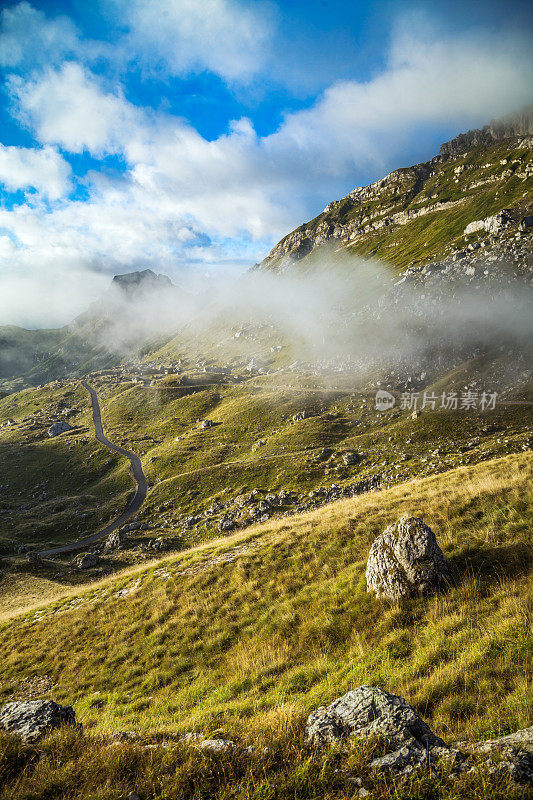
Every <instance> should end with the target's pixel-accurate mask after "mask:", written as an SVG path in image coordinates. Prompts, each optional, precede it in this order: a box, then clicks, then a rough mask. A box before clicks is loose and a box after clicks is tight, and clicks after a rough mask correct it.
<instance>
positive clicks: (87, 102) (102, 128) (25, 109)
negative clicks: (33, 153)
mask: <svg viewBox="0 0 533 800" xmlns="http://www.w3.org/2000/svg"><path fill="white" fill-rule="evenodd" d="M8 85H9V88H10V91H11V94H12V96H13V98H14V100H15V102H16V113H17V115H18V117H19V118H20V119H21V120H23V121H24V122H26V124H27V125H29V126H30V127H31V128H33V130H34V131H35V135H36V137H37V139H38V140H39V141H40V142H43V143H47V144H58V145H60V146H61V147H63V148H64V149H65V150H69V151H70V152H72V153H80V152H83V151H84V150H88V151H89V152H91V153H92V154H94V155H105V154H107V153H117V152H120V151H121V149H122V147H123V145H124V133H125V131H126V130H129V129H130V128H131V126H132V125H135V124H136V117H137V115H138V111H137V110H136V109H135V108H134V106H132V105H131V104H130V103H128V102H127V101H126V100H125V99H124V98H123V97H122V95H121V94H120V93H115V94H111V93H105V92H103V91H102V90H101V89H100V88H99V86H98V84H97V81H96V79H95V78H94V77H93V76H92V75H91V74H90V73H88V72H87V71H86V70H85V69H84V68H83V67H82V66H80V65H79V64H77V63H74V62H68V63H65V64H63V65H62V66H61V68H59V69H57V70H54V69H49V70H47V71H45V72H44V73H43V74H41V75H39V76H38V77H34V78H31V79H28V80H23V79H22V78H20V77H15V76H12V77H11V79H10V81H9V84H8Z"/></svg>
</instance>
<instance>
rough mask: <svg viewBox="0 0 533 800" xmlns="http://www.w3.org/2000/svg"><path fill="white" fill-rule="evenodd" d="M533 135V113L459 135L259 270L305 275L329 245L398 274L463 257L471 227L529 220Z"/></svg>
mask: <svg viewBox="0 0 533 800" xmlns="http://www.w3.org/2000/svg"><path fill="white" fill-rule="evenodd" d="M532 134H533V109H532V108H529V109H526V110H525V111H524V112H523V113H522V114H521V115H519V116H518V117H517V118H515V119H512V120H509V121H507V122H495V123H492V124H491V125H490V126H487V127H486V128H484V129H482V130H478V131H469V132H468V133H466V134H461V135H459V136H458V137H457V138H456V139H454V140H452V141H451V142H447V143H446V144H443V145H442V147H441V148H440V152H439V154H438V155H437V156H435V157H434V158H432V159H431V160H430V161H428V162H426V163H423V164H417V165H415V166H413V167H405V168H402V169H397V170H395V171H394V172H391V173H390V174H389V175H387V176H386V177H385V178H383V179H381V180H379V181H376V182H375V183H373V184H370V185H369V186H365V187H360V188H356V189H354V190H353V191H352V192H350V194H348V195H347V196H346V197H343V198H342V199H340V200H335V201H333V202H331V203H329V205H328V206H326V208H325V209H324V211H323V212H322V213H321V214H319V215H318V216H317V217H315V218H314V219H312V220H311V221H310V222H308V223H305V224H304V225H301V226H300V227H299V228H297V229H296V230H295V231H293V232H292V233H289V234H288V235H287V236H285V237H284V238H283V239H282V240H281V241H280V242H279V243H278V244H277V245H276V246H275V247H274V248H273V249H272V251H271V252H270V253H269V254H268V256H267V257H266V258H265V259H264V260H263V261H262V262H261V263H260V264H259V265H256V268H258V269H260V270H271V271H275V272H280V271H281V272H282V271H285V270H287V269H290V268H291V267H295V266H296V265H298V269H303V270H305V269H306V268H307V267H308V266H309V265H310V264H312V263H313V254H315V255H316V254H317V251H318V250H319V248H320V247H322V246H323V245H324V244H326V243H327V244H329V245H331V246H332V248H333V249H334V250H336V251H343V250H344V251H348V252H349V253H352V254H356V255H360V256H365V257H366V256H373V257H375V258H379V259H382V260H383V261H385V262H387V263H390V264H393V265H394V266H395V267H397V268H399V269H402V268H405V267H406V266H408V265H411V266H412V265H414V264H417V263H419V262H423V261H429V260H435V259H438V258H443V257H446V256H448V255H450V254H451V253H453V251H459V250H462V249H463V248H464V246H465V244H466V241H465V238H464V230H465V228H466V226H467V225H468V224H470V223H472V222H474V221H476V220H481V219H484V218H486V217H488V216H490V215H495V214H497V213H498V212H501V211H502V209H505V208H511V209H513V210H514V213H515V215H516V217H517V221H518V220H519V219H520V218H522V217H523V216H525V215H527V214H528V213H530V211H531V207H532V199H531V190H532V188H533V159H532V141H533V140H532V138H531V137H532ZM328 253H331V249H330V250H329V251H328ZM329 259H331V255H329Z"/></svg>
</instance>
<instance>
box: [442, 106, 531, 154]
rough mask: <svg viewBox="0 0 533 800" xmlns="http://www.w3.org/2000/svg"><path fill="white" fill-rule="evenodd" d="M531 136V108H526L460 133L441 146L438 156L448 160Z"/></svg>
mask: <svg viewBox="0 0 533 800" xmlns="http://www.w3.org/2000/svg"><path fill="white" fill-rule="evenodd" d="M532 134H533V106H527V107H526V108H523V109H522V110H521V111H519V112H518V113H517V114H510V115H509V116H507V117H504V118H502V119H497V120H492V122H491V123H490V125H485V126H484V127H483V128H480V129H476V130H472V131H468V132H467V133H460V134H459V136H456V137H455V139H452V140H451V141H449V142H445V143H444V144H443V145H441V147H440V150H439V156H441V157H442V158H450V157H455V156H459V155H462V154H463V153H466V152H468V150H471V149H472V147H477V146H479V145H490V144H493V143H494V142H500V141H502V140H504V139H510V138H513V137H516V136H531V135H532Z"/></svg>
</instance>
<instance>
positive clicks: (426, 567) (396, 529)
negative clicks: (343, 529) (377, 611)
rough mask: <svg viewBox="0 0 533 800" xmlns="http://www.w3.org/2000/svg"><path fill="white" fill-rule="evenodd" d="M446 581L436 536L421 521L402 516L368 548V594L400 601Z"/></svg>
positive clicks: (446, 569)
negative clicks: (372, 593)
mask: <svg viewBox="0 0 533 800" xmlns="http://www.w3.org/2000/svg"><path fill="white" fill-rule="evenodd" d="M447 577H448V567H447V565H446V559H445V558H444V555H443V553H442V550H441V549H440V547H439V545H438V544H437V540H436V538H435V534H434V533H433V531H432V530H431V528H429V527H428V526H427V525H425V524H424V522H423V521H422V520H421V519H418V518H416V517H407V516H404V517H402V518H401V519H400V520H398V522H395V523H394V524H393V525H390V526H389V527H388V528H387V529H386V530H385V531H384V532H383V533H382V534H381V535H380V536H378V538H377V539H376V540H375V542H374V544H373V545H372V547H371V548H370V553H369V554H368V561H367V565H366V583H367V587H368V591H369V592H375V593H376V595H377V597H387V598H388V599H389V600H400V599H401V598H402V597H410V596H412V595H416V594H424V593H426V592H430V591H432V590H435V589H437V588H439V587H440V586H441V585H442V584H443V583H444V582H445V581H446V579H447Z"/></svg>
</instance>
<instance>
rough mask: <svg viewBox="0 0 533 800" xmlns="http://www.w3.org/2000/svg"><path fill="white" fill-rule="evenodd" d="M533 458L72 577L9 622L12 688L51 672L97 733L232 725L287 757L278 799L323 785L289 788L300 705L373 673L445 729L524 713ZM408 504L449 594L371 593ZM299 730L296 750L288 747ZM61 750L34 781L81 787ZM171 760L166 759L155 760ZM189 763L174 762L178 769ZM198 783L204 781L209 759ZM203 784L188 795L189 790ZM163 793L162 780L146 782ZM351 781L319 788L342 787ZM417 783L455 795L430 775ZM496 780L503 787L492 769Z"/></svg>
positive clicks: (1, 636) (501, 725) (500, 721)
mask: <svg viewBox="0 0 533 800" xmlns="http://www.w3.org/2000/svg"><path fill="white" fill-rule="evenodd" d="M532 470H533V460H532V457H531V455H530V454H523V455H520V456H509V457H506V458H504V459H499V460H494V461H490V462H487V463H485V464H481V465H478V466H475V467H469V468H459V469H456V470H453V471H451V472H448V473H445V474H444V475H442V476H435V477H431V478H426V479H424V480H418V481H413V482H410V483H406V484H402V485H400V486H398V487H395V488H392V489H390V490H387V491H385V492H382V493H379V494H376V495H370V496H366V497H361V498H358V499H355V500H346V501H342V502H340V503H337V504H335V505H333V506H329V507H327V508H326V509H321V510H318V511H315V512H312V513H309V514H305V515H301V516H300V517H298V518H297V519H295V520H292V521H291V523H290V524H287V522H285V521H280V522H268V523H266V524H264V525H261V526H259V527H256V528H252V529H249V530H247V531H245V532H242V533H240V534H237V535H235V536H234V537H232V538H231V539H230V540H220V541H218V542H214V543H212V544H210V545H204V546H202V547H201V548H199V549H197V550H192V551H189V552H187V553H184V554H183V555H181V556H179V557H175V556H173V557H171V558H168V559H166V560H164V561H162V562H159V564H156V565H152V566H148V567H145V568H143V569H141V570H137V571H133V572H130V573H128V574H125V575H123V576H122V577H121V578H119V579H113V580H109V579H108V580H107V581H105V582H103V583H100V584H98V585H96V586H95V587H94V588H90V589H88V590H86V591H84V592H83V593H82V594H76V593H74V592H73V593H72V594H70V596H67V597H65V598H63V599H62V600H60V601H58V602H56V603H53V604H51V605H48V606H42V607H41V608H39V609H37V610H35V611H33V612H32V613H31V614H27V615H25V616H23V617H20V618H18V619H12V620H11V621H10V622H9V623H8V624H4V625H3V626H2V627H1V628H0V663H2V665H3V666H2V686H1V690H0V691H1V696H2V697H3V698H4V699H7V698H9V697H11V696H24V693H25V692H27V691H28V688H25V687H31V686H32V685H33V686H34V687H35V689H34V690H32V691H36V692H37V695H38V694H39V691H41V692H42V689H41V690H39V688H38V686H39V685H40V686H44V687H45V690H44V691H45V694H46V692H48V691H50V687H53V689H52V694H53V697H54V698H55V699H57V700H59V701H68V702H74V703H75V706H76V710H77V714H78V717H79V719H80V720H81V721H82V722H83V723H84V726H85V728H86V729H87V730H92V731H94V732H96V731H98V732H105V731H113V730H117V729H124V728H134V729H135V730H137V731H144V732H145V733H148V734H151V735H153V734H155V733H159V734H164V735H166V736H167V737H168V736H169V735H171V734H172V732H186V731H189V730H196V731H201V732H202V733H203V734H205V735H209V734H212V733H215V732H216V731H220V730H224V732H226V734H227V735H229V736H230V738H235V739H237V740H239V741H242V742H243V743H244V744H250V743H256V744H257V743H258V742H263V743H264V742H269V743H270V746H271V747H274V750H275V751H277V752H278V753H279V758H278V759H277V760H276V759H274V760H273V761H272V760H271V761H270V763H269V766H268V768H267V770H266V774H264V776H263V778H262V779H261V780H262V781H264V782H265V790H266V785H267V784H268V783H269V781H271V780H273V779H274V776H275V774H276V772H277V771H278V770H282V771H283V772H284V777H283V780H284V781H285V782H286V783H287V786H286V790H285V789H283V790H282V788H281V787H282V786H283V785H284V784H283V783H282V784H280V791H281V793H280V794H279V795H276V796H277V797H289V796H290V797H293V796H298V797H302V798H303V797H314V796H315V794H313V792H312V790H311V785H312V784H309V785H308V784H307V783H305V786H306V787H307V789H305V787H304V784H302V789H301V793H299V794H294V786H295V781H297V780H298V778H297V774H298V773H297V772H295V770H297V771H298V770H300V769H301V768H300V766H298V764H300V763H301V762H300V758H301V757H300V756H297V755H296V752H297V750H298V748H301V740H302V732H303V720H304V718H305V715H306V714H307V713H308V712H309V711H310V710H312V709H313V708H316V706H318V705H320V704H321V703H324V702H329V701H331V700H332V699H333V698H334V697H336V696H338V695H340V694H342V693H343V692H344V691H346V690H348V689H350V688H353V687H355V686H358V685H359V684H361V683H367V684H370V685H379V686H381V687H383V688H386V689H388V690H390V691H393V692H397V693H399V694H402V695H404V696H405V697H407V699H408V700H409V701H410V702H412V703H413V704H414V705H415V707H416V708H417V709H418V710H419V711H420V713H422V714H423V716H424V717H425V718H426V719H428V720H429V721H430V722H431V726H432V727H433V728H435V729H436V730H437V732H438V733H439V734H441V735H442V736H443V737H445V738H446V739H448V740H452V739H454V738H461V739H463V738H470V739H478V738H482V737H486V736H487V735H490V734H495V735H496V734H502V733H506V732H509V731H512V730H514V729H516V728H519V727H525V726H526V725H528V724H529V722H530V720H529V717H528V715H529V711H530V708H531V700H532V695H531V666H532V664H531V649H530V645H531V640H530V638H529V637H530V624H531V613H532V606H531V603H532V601H533V597H532V595H531V585H532V582H531V570H532V553H531V537H530V529H531V487H532V485H533V483H532V481H531V478H532ZM405 512H407V513H409V514H415V515H421V516H423V517H424V519H425V520H426V522H428V523H429V524H430V525H431V527H432V528H433V529H434V530H435V532H436V534H437V538H438V540H439V542H440V544H441V545H442V547H443V550H444V552H445V554H446V556H447V558H448V559H449V563H450V566H451V570H452V579H451V584H450V586H449V588H448V589H447V590H446V591H445V592H444V593H443V594H441V595H438V596H435V597H431V598H418V599H413V600H409V601H407V602H406V603H404V604H403V605H402V606H401V607H395V606H391V605H389V604H388V603H387V602H386V601H379V600H376V599H375V598H373V597H372V596H371V595H369V594H367V592H366V591H365V581H364V568H365V560H366V556H367V553H368V548H369V545H370V543H371V541H372V540H373V538H374V537H375V535H376V534H378V533H379V532H381V531H382V530H383V529H384V527H385V526H386V525H388V524H389V523H390V522H391V521H394V520H395V519H397V518H398V517H399V516H400V515H401V514H402V513H405ZM39 682H40V683H39ZM46 687H48V688H46ZM487 697H491V702H490V703H487ZM287 734H289V735H290V737H291V739H292V745H291V748H296V749H294V750H293V749H291V752H294V756H291V757H289V756H288V752H289V751H288V750H287V747H288V741H287ZM284 737H285V739H284ZM282 740H283V741H284V744H281V742H282ZM69 741H70V740H69ZM276 742H277V743H276ZM86 746H87V745H84V747H86ZM278 748H281V750H279V749H278ZM60 752H61V753H62V755H61V756H60V763H59V764H58V770H59V772H57V771H56V773H55V774H54V775H52V773H48V772H47V768H46V756H45V758H44V761H43V763H41V766H40V767H39V768H38V769H37V770H36V773H35V775H36V778H35V779H36V780H37V778H38V776H39V775H40V776H41V780H44V779H46V780H47V781H51V780H55V781H56V783H55V784H54V785H55V786H56V789H57V786H58V785H61V781H64V782H65V784H64V785H65V787H70V788H68V791H71V789H72V784H71V783H70V781H71V777H69V776H72V768H71V767H69V766H68V764H69V763H73V762H72V759H74V760H75V759H76V758H78V756H77V755H75V754H74V751H73V750H72V742H71V744H68V743H67V746H66V749H65V746H63V749H62V750H60ZM179 752H181V751H179ZM282 753H285V755H286V756H287V757H289V760H292V767H291V766H290V765H289V764H287V763H284V757H285V756H284V755H283V754H282ZM93 755H94V754H93ZM169 757H170V756H169ZM157 758H159V756H157ZM314 758H318V763H322V762H321V761H320V757H319V756H318V755H317V756H315V757H314ZM344 758H345V759H346V758H347V756H346V755H345V756H344ZM98 759H101V756H100V755H98V757H97V760H98ZM171 760H172V759H171ZM341 762H342V759H341ZM173 763H174V762H173ZM184 763H187V761H186V760H185V762H184ZM312 763H313V761H311V762H310V767H311V764H312ZM337 763H339V762H338V761H337ZM340 766H343V765H342V763H341V764H340ZM39 769H40V770H41V771H40V772H39ZM105 769H106V770H109V769H110V765H109V764H107V766H106V767H105ZM167 769H169V766H167V767H165V766H164V765H162V764H161V763H160V766H159V770H160V774H163V775H166V770H167ZM183 769H187V767H185V766H181V767H180V766H179V765H178V764H175V766H174V767H173V768H172V773H173V774H175V778H174V780H176V781H177V780H178V779H180V780H181V778H180V775H181V777H182V778H183V774H182V772H181V770H183ZM195 769H198V768H197V767H195ZM291 769H292V771H291ZM313 769H314V767H313ZM322 769H324V766H322ZM32 770H33V767H32V768H31V769H30V770H29V772H28V775H27V778H26V781H29V783H28V784H27V785H28V786H29V785H31V783H32V779H31V773H32ZM161 771H162V772H161ZM326 771H327V770H326ZM269 773H270V777H269ZM327 773H328V775H329V772H328V771H327ZM60 776H61V777H60ZM79 777H80V779H81V780H82V781H87V782H88V783H85V784H83V783H82V784H81V785H82V786H83V785H85V790H86V791H89V793H90V789H91V787H92V789H93V791H94V790H95V784H93V783H91V782H92V781H93V780H94V781H97V780H98V778H97V776H96V775H95V774H94V773H93V771H91V770H89V769H87V768H85V769H84V770H83V771H82V773H79ZM241 777H242V776H241ZM278 777H279V775H278ZM206 779H207V777H206ZM211 779H212V780H214V778H213V777H212V778H211ZM249 779H250V776H248V778H247V779H246V780H249ZM329 779H330V780H332V778H331V777H330V778H329ZM113 780H114V781H115V783H114V784H113V783H112V784H111V785H109V784H108V793H107V794H101V795H97V794H95V795H94V796H95V797H96V796H99V797H100V796H101V797H108V798H115V797H117V798H118V797H120V796H121V795H120V789H119V786H120V785H123V784H122V783H121V782H120V781H118V782H117V776H115V778H114V779H113ZM165 780H170V779H169V778H168V779H165ZM217 780H221V781H222V784H221V786H220V788H219V789H218V790H217V791H219V792H220V794H218V793H217V792H213V794H210V795H209V796H216V797H226V796H228V795H226V794H224V791H226V790H227V791H229V789H230V787H232V788H231V791H232V792H234V794H232V796H235V797H242V798H244V797H249V796H251V795H249V794H247V793H246V792H247V791H249V790H250V789H249V784H248V783H246V781H245V783H243V784H241V783H239V780H238V779H237V778H235V776H234V775H233V776H232V775H231V770H230V772H227V774H226V777H225V778H222V776H219V779H217ZM243 780H244V779H243ZM317 780H318V779H317ZM195 781H198V782H199V783H198V786H200V785H203V784H202V781H203V777H201V775H200V773H198V774H197V777H196V778H195ZM226 781H228V783H226ZM45 785H46V784H45ZM130 785H131V784H130ZM168 785H170V783H169V784H168ZM315 785H316V787H318V788H319V787H320V786H322V784H321V783H320V781H319V782H318V783H316V784H315ZM393 785H394V784H387V783H383V781H382V782H381V783H380V782H379V780H378V783H377V785H376V786H377V789H378V790H379V791H378V794H377V795H376V796H379V797H385V796H386V797H389V796H390V795H389V794H387V791H386V787H387V786H391V787H392V786H393ZM247 786H248V789H247V788H246V787H247ZM332 786H333V787H334V786H335V783H334V781H333V784H332ZM113 787H115V788H114V789H113ZM193 787H194V783H193V785H192V786H191V788H189V789H187V790H185V789H182V791H183V794H180V796H183V797H192V796H193V794H194V788H193ZM224 787H225V789H224ZM291 787H292V789H291ZM379 787H381V788H379ZM461 787H462V788H461ZM322 788H324V787H323V786H322ZM65 791H67V788H65ZM156 791H157V783H156V784H154V786H153V787H152V789H151V790H147V793H146V794H145V795H143V797H153V796H155V795H154V792H156ZM339 791H340V789H339V790H336V791H333V789H332V792H331V794H327V793H326V792H324V793H323V794H320V796H324V797H325V796H328V797H337V796H346V795H344V794H342V795H339V794H338V792H339ZM404 791H405V790H404ZM455 791H457V792H459V794H460V796H462V797H470V796H471V797H474V796H479V797H481V796H485V795H484V794H483V793H480V794H476V792H477V791H479V786H478V788H477V789H473V790H472V793H469V789H468V781H467V783H466V784H464V783H460V784H459V785H456V786H455ZM503 791H504V790H503V789H502V790H501V792H503ZM505 791H510V790H509V787H507V788H506V789H505ZM519 791H520V790H518V789H517V790H516V792H519ZM291 792H292V793H291ZM308 792H309V793H308ZM431 792H433V793H431ZM461 792H462V793H461ZM0 796H1V795H0ZM6 796H7V795H6ZM10 796H12V797H18V796H19V795H17V794H13V795H10ZM20 796H22V795H20ZM24 796H26V795H24ZM28 796H29V795H28ZM57 796H63V795H61V794H59V793H58V794H57ZM69 796H72V797H74V796H75V797H78V796H83V795H78V794H76V793H73V794H72V795H70V794H69ZM157 796H161V797H173V796H174V795H173V794H172V793H171V792H170V791H169V792H168V793H165V791H164V790H163V792H162V793H161V795H157ZM194 796H195V797H196V796H197V795H194ZM202 796H203V795H202ZM259 796H261V797H262V796H267V797H270V796H274V795H270V794H268V793H267V794H266V795H259ZM405 796H410V797H414V796H416V797H429V796H431V797H452V796H453V797H457V796H459V795H458V794H453V793H451V794H450V791H449V789H446V788H445V787H441V788H440V789H439V788H438V787H437V788H435V786H433V789H431V785H430V784H427V785H425V788H424V786H420V785H419V786H418V789H417V790H416V792H415V793H413V794H406V795H405ZM491 796H493V797H504V796H505V794H503V793H501V794H500V790H497V784H495V785H494V792H493V794H491ZM508 796H510V795H508ZM516 796H518V794H517V795H516Z"/></svg>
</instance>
